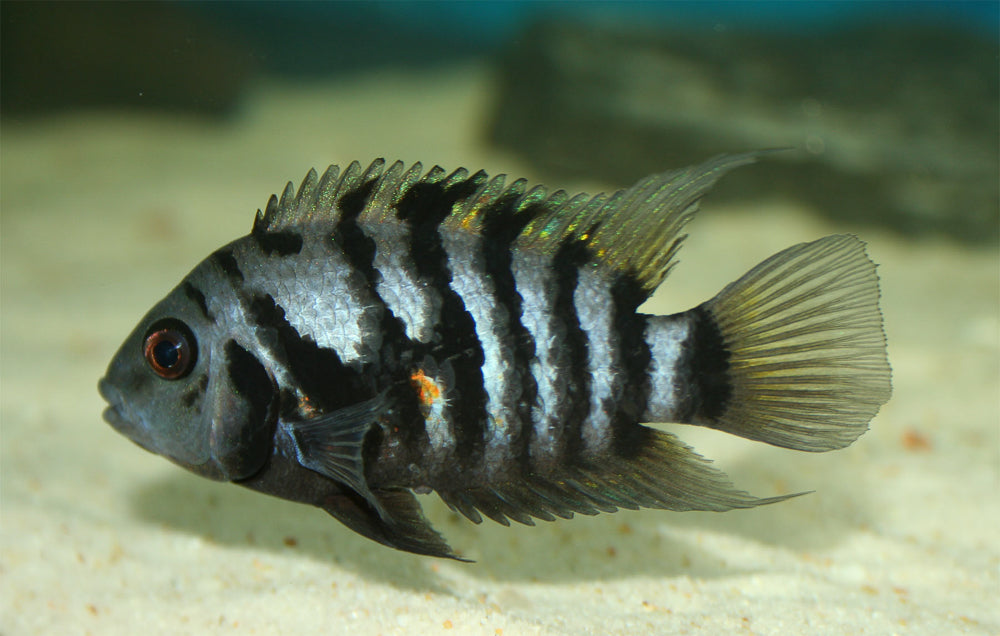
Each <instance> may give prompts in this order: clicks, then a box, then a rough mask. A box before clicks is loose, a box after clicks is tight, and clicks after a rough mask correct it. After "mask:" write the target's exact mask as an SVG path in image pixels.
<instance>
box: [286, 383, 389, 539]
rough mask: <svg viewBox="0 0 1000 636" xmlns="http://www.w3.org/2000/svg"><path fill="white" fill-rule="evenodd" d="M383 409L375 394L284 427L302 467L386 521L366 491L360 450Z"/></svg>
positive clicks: (383, 403)
mask: <svg viewBox="0 0 1000 636" xmlns="http://www.w3.org/2000/svg"><path fill="white" fill-rule="evenodd" d="M387 406H388V400H387V399H386V397H385V396H384V395H378V396H376V397H374V398H372V399H370V400H368V401H365V402H360V403H358V404H354V405H351V406H348V407H346V408H342V409H338V410H336V411H333V412H331V413H326V414H324V415H319V416H317V417H314V418H311V419H309V420H306V421H304V422H293V423H290V424H286V427H287V429H288V431H289V433H290V434H291V435H290V436H291V439H292V441H293V442H294V444H295V453H296V455H297V459H298V462H299V463H300V464H301V465H302V466H305V467H306V468H308V469H309V470H313V471H316V472H317V473H319V474H321V475H324V476H326V477H329V478H330V479H333V480H335V481H337V482H339V483H342V484H344V485H346V486H348V487H349V488H350V489H351V490H353V491H354V492H356V493H358V494H359V495H361V496H362V497H363V498H364V499H365V501H367V502H368V504H369V505H370V506H371V507H372V508H373V509H374V510H375V511H376V512H377V513H378V516H380V517H382V519H384V520H388V513H387V512H386V509H385V507H384V506H383V505H382V502H381V501H379V499H378V498H377V497H376V496H375V495H374V494H373V493H372V491H371V489H369V488H368V481H367V480H366V479H365V465H364V457H363V455H362V451H363V447H364V441H365V435H366V434H367V433H368V431H369V430H370V429H371V427H372V425H373V424H374V423H375V422H376V421H377V420H378V418H379V416H380V415H381V414H382V412H383V411H384V410H385V409H386V408H387ZM348 525H350V524H348Z"/></svg>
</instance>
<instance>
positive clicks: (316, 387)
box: [246, 294, 376, 415]
mask: <svg viewBox="0 0 1000 636" xmlns="http://www.w3.org/2000/svg"><path fill="white" fill-rule="evenodd" d="M246 307H247V311H248V314H249V316H250V319H251V320H252V321H253V324H255V325H257V326H258V327H262V328H264V329H265V330H270V332H271V333H272V334H273V335H274V337H273V338H262V342H261V344H262V346H265V347H268V348H269V349H270V350H271V354H272V355H273V356H274V357H275V358H276V359H277V360H279V361H281V362H283V363H284V364H285V366H286V367H287V369H288V372H289V373H290V374H291V376H292V378H293V380H294V381H295V383H296V385H297V386H298V387H299V388H300V389H301V390H302V392H303V393H305V395H307V396H308V397H309V398H310V400H312V403H313V406H315V407H316V408H318V409H319V410H320V411H321V412H324V413H327V412H330V411H334V410H336V409H340V408H343V407H345V406H348V405H351V404H354V403H356V402H358V401H359V396H361V399H367V398H368V397H371V396H373V395H375V394H376V390H375V387H374V386H373V383H372V381H371V379H370V378H369V377H367V376H366V375H364V374H361V373H359V372H356V371H354V370H353V369H351V368H350V367H347V366H346V365H344V364H343V362H341V360H340V356H338V355H337V352H336V351H334V350H333V349H327V348H324V347H320V346H319V345H317V344H316V343H315V342H314V341H313V340H312V338H303V337H302V336H300V335H299V333H298V332H297V331H296V330H295V327H293V326H292V325H291V324H290V323H289V322H288V319H287V318H285V310H284V309H283V308H282V307H280V306H279V305H277V304H276V303H275V302H274V298H273V297H272V296H271V295H270V294H256V295H254V296H252V297H251V298H250V299H249V301H248V302H247V303H246ZM282 406H283V410H284V413H283V414H285V415H288V414H291V413H294V409H295V408H296V407H297V406H298V405H297V404H284V405H282Z"/></svg>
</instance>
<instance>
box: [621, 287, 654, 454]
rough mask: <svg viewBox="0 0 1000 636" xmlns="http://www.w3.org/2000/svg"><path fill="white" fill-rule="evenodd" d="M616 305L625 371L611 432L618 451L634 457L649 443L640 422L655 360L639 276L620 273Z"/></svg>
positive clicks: (647, 397)
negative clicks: (640, 309) (640, 308)
mask: <svg viewBox="0 0 1000 636" xmlns="http://www.w3.org/2000/svg"><path fill="white" fill-rule="evenodd" d="M611 297H612V302H613V306H614V312H615V314H614V322H613V325H614V327H613V328H614V330H615V334H616V335H617V336H618V346H619V356H620V357H619V359H620V360H621V364H622V369H623V372H624V373H625V378H624V389H623V393H622V397H621V402H620V403H619V404H617V405H616V407H617V408H615V411H614V415H613V416H612V419H611V432H612V433H611V434H612V436H613V444H614V449H615V451H616V452H617V453H618V454H619V455H621V456H624V457H632V456H634V455H635V454H636V453H637V452H638V451H639V450H640V449H641V448H642V447H643V445H644V444H645V443H646V441H647V439H646V438H647V436H646V434H645V429H643V428H642V427H640V426H639V425H638V424H639V422H641V421H642V417H643V414H645V412H646V407H647V405H648V403H649V395H650V392H651V391H652V386H651V384H650V380H649V369H650V364H651V362H652V359H653V354H652V352H651V351H650V348H649V344H648V343H647V342H646V337H645V334H646V321H647V318H646V316H644V315H641V314H637V313H636V311H635V310H636V308H637V307H638V306H639V305H640V304H641V303H642V302H643V301H644V300H645V297H646V293H645V292H644V291H643V289H642V286H641V285H640V284H639V281H638V279H636V278H635V277H634V276H632V275H630V274H627V273H625V274H621V275H620V276H619V277H618V278H617V279H616V280H615V282H614V284H613V285H612V287H611Z"/></svg>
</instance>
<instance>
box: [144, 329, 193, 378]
mask: <svg viewBox="0 0 1000 636" xmlns="http://www.w3.org/2000/svg"><path fill="white" fill-rule="evenodd" d="M197 352H198V349H197V345H196V343H195V339H194V336H193V335H192V334H191V331H190V330H189V329H188V328H187V326H186V325H185V324H184V323H182V322H180V321H177V320H166V321H161V322H158V323H156V324H155V325H153V326H152V327H151V328H150V330H149V333H148V334H147V335H146V339H145V340H144V341H143V345H142V353H143V356H144V357H145V358H146V363H147V364H149V368H150V369H152V370H153V372H154V373H156V375H158V376H160V377H161V378H163V379H164V380H178V379H180V378H183V377H184V376H186V375H187V374H188V373H190V372H191V370H192V369H193V368H194V363H195V359H196V358H197Z"/></svg>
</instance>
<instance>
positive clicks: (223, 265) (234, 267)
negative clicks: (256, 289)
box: [209, 245, 243, 283]
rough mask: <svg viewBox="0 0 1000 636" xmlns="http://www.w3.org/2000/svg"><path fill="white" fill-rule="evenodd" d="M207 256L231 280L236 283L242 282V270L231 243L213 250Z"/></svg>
mask: <svg viewBox="0 0 1000 636" xmlns="http://www.w3.org/2000/svg"><path fill="white" fill-rule="evenodd" d="M209 258H210V259H212V262H213V263H215V264H216V265H217V266H218V267H219V269H220V270H222V273H223V274H225V275H226V277H227V278H229V279H230V280H231V281H233V282H237V283H242V282H243V271H242V270H240V265H239V263H237V262H236V257H235V256H234V255H233V248H232V245H227V246H226V247H223V248H220V249H217V250H215V251H214V252H212V255H211V256H210V257H209Z"/></svg>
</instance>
